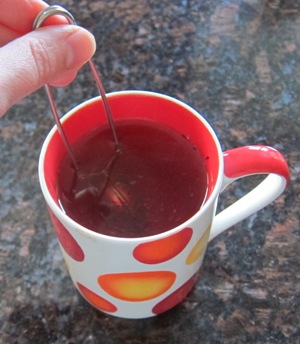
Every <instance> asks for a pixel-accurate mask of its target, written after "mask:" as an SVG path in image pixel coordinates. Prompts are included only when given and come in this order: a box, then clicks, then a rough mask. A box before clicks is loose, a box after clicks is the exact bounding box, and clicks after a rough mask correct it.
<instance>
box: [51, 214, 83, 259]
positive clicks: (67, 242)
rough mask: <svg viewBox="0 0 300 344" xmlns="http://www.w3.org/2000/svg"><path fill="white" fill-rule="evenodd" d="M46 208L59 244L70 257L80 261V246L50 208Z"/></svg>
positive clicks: (81, 254)
mask: <svg viewBox="0 0 300 344" xmlns="http://www.w3.org/2000/svg"><path fill="white" fill-rule="evenodd" d="M48 210H49V214H50V217H51V220H52V222H53V225H54V228H55V231H56V234H57V237H58V240H59V242H60V244H61V246H62V247H63V249H64V250H65V251H66V253H67V254H68V255H69V256H70V257H71V258H73V259H74V260H76V261H77V262H82V261H83V260H84V252H83V250H82V248H81V247H80V246H79V244H78V243H77V241H76V240H75V239H74V238H73V236H72V235H71V233H70V232H69V231H68V230H67V229H66V227H65V226H64V225H63V224H62V223H61V222H60V221H59V219H58V218H57V217H56V216H55V215H54V214H53V212H52V211H51V210H50V209H48Z"/></svg>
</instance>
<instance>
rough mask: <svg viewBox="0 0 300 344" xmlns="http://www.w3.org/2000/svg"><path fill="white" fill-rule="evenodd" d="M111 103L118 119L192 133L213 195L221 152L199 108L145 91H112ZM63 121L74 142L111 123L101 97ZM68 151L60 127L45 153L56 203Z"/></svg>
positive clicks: (72, 112) (46, 169) (50, 186)
mask: <svg viewBox="0 0 300 344" xmlns="http://www.w3.org/2000/svg"><path fill="white" fill-rule="evenodd" d="M109 105H110V108H111V112H112V114H113V118H114V120H115V121H117V120H119V119H124V118H140V119H149V120H152V121H156V122H159V123H162V124H165V125H168V126H170V127H172V128H173V129H175V130H177V131H178V132H180V133H181V134H183V135H185V136H186V137H188V138H189V139H190V140H191V142H192V143H193V144H194V145H195V146H196V147H197V148H198V150H199V151H200V153H201V155H202V157H203V158H204V159H205V162H206V167H207V175H208V190H207V197H206V200H207V199H208V198H209V196H210V195H211V193H212V191H213V190H214V186H215V184H216V181H217V178H218V173H219V153H220V152H219V151H218V147H217V144H216V142H215V138H214V136H213V133H212V132H211V129H208V127H207V124H205V123H204V122H202V120H201V119H200V117H199V116H198V115H197V114H196V113H195V111H193V110H191V108H189V107H188V106H184V105H183V104H182V103H179V102H177V101H173V100H170V98H168V97H164V96H159V95H156V94H152V93H145V92H141V93H139V92H119V93H112V94H110V95H109ZM62 123H63V127H64V131H65V133H66V136H67V138H68V140H69V142H70V144H71V145H72V144H73V143H74V142H76V141H77V140H78V139H79V138H80V137H81V136H83V135H84V134H86V133H88V132H90V131H91V130H92V129H94V128H95V127H97V126H101V125H103V124H107V118H106V114H105V111H104V107H103V104H102V102H101V100H100V98H97V99H94V100H92V101H89V102H86V103H85V104H84V105H80V106H78V107H77V108H75V109H74V110H72V111H71V112H70V113H69V114H68V115H66V116H65V118H64V119H63V120H62ZM162 149H163V148H162ZM65 154H66V149H65V146H64V144H63V142H62V140H61V137H60V135H59V133H58V131H55V133H54V135H53V136H52V138H51V140H50V141H49V144H48V147H47V150H46V153H45V158H44V175H45V182H46V185H47V188H48V190H49V192H50V195H51V197H52V198H53V200H54V201H55V202H56V204H58V195H57V192H56V180H57V171H58V168H59V165H60V162H61V160H62V158H63V156H64V155H65Z"/></svg>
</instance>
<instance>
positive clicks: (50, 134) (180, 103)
mask: <svg viewBox="0 0 300 344" xmlns="http://www.w3.org/2000/svg"><path fill="white" fill-rule="evenodd" d="M134 94H135V95H145V96H151V97H158V98H163V99H165V100H167V101H170V102H173V103H175V104H177V105H178V106H180V107H183V108H185V109H186V110H187V111H188V112H190V113H191V114H192V115H194V116H196V117H197V118H198V119H199V120H200V121H201V123H202V124H203V125H204V126H205V128H206V130H207V131H208V132H209V134H210V135H211V137H212V138H213V141H214V144H215V146H216V150H217V153H218V163H219V166H218V174H217V179H216V181H215V183H214V184H215V185H214V186H213V191H212V193H211V194H210V196H209V197H208V199H207V200H206V201H205V203H204V204H203V205H202V206H201V207H200V209H199V210H198V211H197V212H196V213H195V214H194V215H193V216H191V217H190V218H189V219H188V220H186V221H185V222H183V223H181V224H180V225H178V226H176V227H174V228H171V229H169V230H166V231H163V232H161V233H158V234H154V235H149V236H140V237H133V238H130V237H129V238H127V237H117V236H110V235H106V234H102V233H98V232H94V231H92V230H90V229H88V228H87V227H84V226H82V225H80V224H79V223H78V222H76V221H74V220H73V219H72V218H71V217H69V216H68V215H67V214H66V213H65V212H64V211H63V210H62V209H61V208H60V207H59V206H58V205H57V203H56V202H55V201H54V199H53V198H52V196H51V194H50V192H49V190H48V187H47V184H46V178H45V173H44V161H45V155H46V152H47V149H48V146H49V144H50V142H51V140H52V138H53V136H54V134H55V133H56V132H57V130H58V129H57V126H56V125H54V126H53V127H52V128H51V130H50V131H49V132H48V134H47V136H46V138H45V140H44V142H43V145H42V148H41V151H40V156H39V163H38V176H39V182H40V186H41V189H42V193H43V195H44V197H45V200H46V203H47V206H48V207H49V208H50V209H51V211H52V212H53V213H54V214H55V216H57V217H58V218H59V219H60V218H61V217H62V218H63V224H64V225H65V223H68V224H69V225H70V226H72V228H76V230H78V231H80V232H81V233H82V234H83V235H85V236H88V237H90V238H94V239H95V238H99V239H100V238H101V239H106V240H114V241H126V242H128V241H131V242H134V241H141V240H143V241H144V242H145V241H147V240H149V241H150V240H156V239H160V238H163V237H166V236H169V235H172V234H175V233H176V232H178V231H180V230H181V229H183V228H185V227H189V223H191V222H193V221H194V219H195V218H197V217H200V216H201V214H202V213H204V212H205V211H206V209H207V208H209V207H211V206H212V203H213V202H215V200H216V198H217V196H218V194H219V192H220V190H221V185H222V179H223V178H222V176H223V171H224V162H223V153H222V149H221V145H220V142H219V139H218V138H217V135H216V133H215V132H214V130H213V128H212V127H211V125H210V124H209V123H208V121H207V120H206V119H205V118H204V117H203V116H202V115H201V114H200V113H199V112H198V111H196V110H195V109H194V108H192V107H191V106H190V105H188V104H186V103H184V102H183V101H181V100H178V99H176V98H174V97H172V96H169V95H165V94H161V93H158V92H153V91H140V90H125V91H114V92H110V93H107V94H106V96H107V97H108V98H110V97H114V96H120V95H121V96H126V95H134ZM99 99H101V96H96V97H93V98H91V99H88V100H86V101H84V102H82V103H80V104H78V105H76V106H75V107H73V108H72V109H71V110H69V111H68V112H67V113H66V114H65V115H63V116H62V118H61V119H60V121H61V123H62V124H63V123H64V122H65V121H66V120H68V118H69V117H71V116H72V115H73V114H74V113H76V112H77V111H78V110H79V109H81V108H82V107H84V106H86V105H88V104H90V103H93V102H96V101H98V100H99Z"/></svg>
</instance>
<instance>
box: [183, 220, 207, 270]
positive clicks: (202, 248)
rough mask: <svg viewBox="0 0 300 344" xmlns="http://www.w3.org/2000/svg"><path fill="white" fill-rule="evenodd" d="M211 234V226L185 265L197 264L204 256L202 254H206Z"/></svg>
mask: <svg viewBox="0 0 300 344" xmlns="http://www.w3.org/2000/svg"><path fill="white" fill-rule="evenodd" d="M209 233H210V226H209V227H208V228H207V229H206V231H205V232H204V234H203V235H202V236H201V238H200V239H199V240H198V241H197V243H196V245H195V246H194V247H193V249H192V251H191V252H190V254H189V255H188V257H187V259H186V261H185V263H186V264H187V265H191V264H193V263H195V262H196V261H197V260H198V259H199V258H200V257H201V256H202V254H203V253H204V251H205V248H206V244H207V240H208V237H209Z"/></svg>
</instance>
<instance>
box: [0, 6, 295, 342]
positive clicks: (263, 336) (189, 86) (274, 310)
mask: <svg viewBox="0 0 300 344" xmlns="http://www.w3.org/2000/svg"><path fill="white" fill-rule="evenodd" d="M51 3H52V4H54V3H57V2H56V1H51ZM60 4H61V5H63V6H65V7H67V8H68V9H69V10H70V11H71V12H72V13H73V14H74V15H75V17H76V19H77V21H78V22H79V23H80V24H81V25H83V26H85V27H86V28H88V29H90V30H91V31H92V32H93V33H94V34H95V36H96V39H97V44H98V50H97V52H96V55H95V62H96V64H97V66H98V68H99V69H100V71H101V72H102V75H103V82H104V85H105V87H106V90H107V91H114V90H124V89H144V90H153V91H157V92H163V93H166V94H169V95H172V96H175V97H177V98H179V99H181V100H184V101H186V102H187V103H188V104H190V105H191V106H193V107H194V108H196V109H197V110H199V111H200V112H201V113H202V114H203V115H204V116H205V117H206V118H207V119H208V121H209V122H210V123H211V124H212V126H213V127H214V129H215V131H216V132H217V134H218V136H219V138H220V141H221V143H222V146H223V148H224V149H229V148H233V147H237V146H241V145H246V144H253V143H261V144H267V145H270V146H273V147H275V148H277V149H279V150H280V151H281V152H282V153H283V154H284V155H285V156H286V158H287V161H288V163H289V166H290V170H291V183H290V185H289V187H288V189H287V190H286V191H285V193H284V194H283V195H282V196H281V197H279V198H278V199H277V200H276V201H275V202H274V203H273V204H272V205H270V206H268V207H267V208H265V209H264V210H262V211H260V212H259V213H257V214H256V215H254V216H252V217H250V218H249V219H247V220H245V221H243V222H242V223H239V224H238V225H236V226H234V227H233V228H230V229H229V230H228V231H227V232H226V233H223V234H222V235H220V236H219V237H217V238H216V239H214V240H213V241H212V242H211V243H210V244H209V248H208V250H207V253H206V257H205V260H204V264H203V267H202V269H201V273H200V279H199V281H198V282H197V284H196V286H195V288H194V289H193V291H192V292H191V293H190V294H189V296H188V297H187V298H186V300H185V301H184V302H183V303H182V304H181V305H179V306H177V307H176V308H174V309H172V310H171V311H169V312H167V313H165V314H164V315H160V316H158V317H155V318H150V319H145V320H134V321H133V320H124V319H117V318H114V317H111V316H107V315H105V314H102V313H101V312H99V311H97V310H95V309H93V308H91V307H90V306H89V305H88V304H87V303H86V302H85V301H84V300H83V299H82V298H81V296H79V294H78V293H77V292H76V290H75V288H74V286H73V284H72V282H71V279H70V277H69V276H68V273H67V270H66V267H65V265H64V262H63V258H62V255H61V252H60V249H59V246H58V242H57V240H56V237H55V235H54V231H53V228H52V225H51V222H50V220H49V217H48V215H47V212H46V207H45V203H44V200H43V196H42V193H41V191H40V187H39V183H38V175H37V164H38V156H39V151H40V148H41V145H42V142H43V140H44V138H45V135H46V133H47V132H48V131H49V129H50V128H51V127H52V125H53V120H52V116H51V113H50V109H49V105H48V101H47V99H46V96H45V93H44V91H43V90H41V91H38V92H36V93H35V94H33V95H31V96H30V97H28V98H26V99H25V100H23V101H22V102H21V103H19V104H17V105H15V106H14V107H13V108H12V109H11V110H10V111H9V112H8V113H7V115H6V116H4V118H2V119H1V120H0V147H1V151H0V294H1V299H0V314H1V317H0V333H1V334H0V342H1V343H5V344H6V343H20V344H23V343H31V344H32V343H43V344H44V343H57V344H60V343H104V344H118V343H120V344H139V343H143V344H154V343H155V344H173V343H174V344H175V343H176V344H183V343H186V344H198V343H264V344H266V343H270V344H273V343H280V344H281V343H300V258H299V255H300V224H299V222H300V218H299V212H300V210H299V209H300V177H299V173H300V96H299V94H300V3H299V2H298V1H295V0H265V1H263V0H244V1H242V0H226V1H225V0H223V1H222V0H201V1H197V0H190V1H189V0H182V1H179V0H174V1H166V0H160V1H157V0H123V1H118V0H105V1H104V0H103V1H100V0H80V1H74V0H73V1H72V0H61V1H60ZM94 95H96V89H95V87H94V84H93V82H92V77H91V75H90V73H89V70H88V68H83V70H82V72H81V73H80V74H79V75H78V77H77V79H76V82H74V83H73V84H72V85H71V86H70V87H67V88H65V89H57V90H56V91H55V98H56V102H57V106H58V107H59V109H60V111H61V112H64V111H66V110H67V109H69V108H70V107H72V106H74V105H75V104H77V103H78V102H80V101H83V100H85V99H87V98H89V97H91V96H94ZM255 182H256V180H255V178H249V179H247V180H244V181H243V182H242V183H237V184H236V185H235V187H231V188H230V189H229V190H228V191H227V192H226V193H224V195H223V196H222V197H221V200H220V209H221V208H223V207H225V206H226V205H227V204H228V203H230V202H232V201H234V200H235V199H237V198H238V197H240V195H241V194H243V193H244V192H245V190H248V189H249V188H251V187H252V186H253V185H254V184H255Z"/></svg>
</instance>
